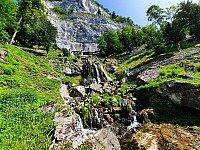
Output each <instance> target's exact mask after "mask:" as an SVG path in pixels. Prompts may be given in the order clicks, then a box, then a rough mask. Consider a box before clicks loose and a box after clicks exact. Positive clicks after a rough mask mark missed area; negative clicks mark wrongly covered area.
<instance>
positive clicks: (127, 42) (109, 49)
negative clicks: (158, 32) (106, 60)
mask: <svg viewBox="0 0 200 150" xmlns="http://www.w3.org/2000/svg"><path fill="white" fill-rule="evenodd" d="M142 43H143V31H142V30H141V29H140V28H139V27H138V28H135V27H133V26H126V27H123V28H122V29H120V30H118V31H117V33H116V32H114V31H109V32H105V33H104V34H103V35H102V36H101V37H100V38H99V45H98V48H99V49H100V50H101V51H102V54H104V55H111V54H114V53H115V54H116V53H118V54H119V53H122V52H131V51H132V50H133V48H134V47H138V46H140V45H141V44H142Z"/></svg>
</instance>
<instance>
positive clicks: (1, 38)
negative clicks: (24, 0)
mask: <svg viewBox="0 0 200 150" xmlns="http://www.w3.org/2000/svg"><path fill="white" fill-rule="evenodd" d="M17 9H18V6H17V3H16V2H14V1H13V0H1V1H0V42H1V43H6V42H9V40H10V36H11V35H12V33H13V31H14V30H15V29H17V28H18V25H17V23H16V13H17Z"/></svg>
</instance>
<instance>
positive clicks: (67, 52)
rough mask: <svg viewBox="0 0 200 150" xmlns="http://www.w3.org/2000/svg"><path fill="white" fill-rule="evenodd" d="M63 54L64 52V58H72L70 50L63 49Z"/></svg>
mask: <svg viewBox="0 0 200 150" xmlns="http://www.w3.org/2000/svg"><path fill="white" fill-rule="evenodd" d="M62 52H63V55H64V56H67V57H68V56H70V51H69V50H68V49H66V48H63V49H62Z"/></svg>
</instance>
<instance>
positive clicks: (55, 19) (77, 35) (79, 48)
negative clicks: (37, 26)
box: [43, 0, 124, 53]
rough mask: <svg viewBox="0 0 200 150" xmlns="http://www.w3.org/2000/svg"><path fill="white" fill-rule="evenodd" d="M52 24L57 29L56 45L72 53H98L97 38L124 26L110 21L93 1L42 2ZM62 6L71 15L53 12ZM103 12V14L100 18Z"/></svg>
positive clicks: (106, 14)
mask: <svg viewBox="0 0 200 150" xmlns="http://www.w3.org/2000/svg"><path fill="white" fill-rule="evenodd" d="M43 3H44V5H45V7H46V10H47V15H48V18H49V20H50V21H51V23H52V24H53V25H54V26H56V27H57V30H58V34H57V37H56V44H57V46H58V47H59V48H61V49H62V48H67V49H68V50H70V52H71V53H73V52H96V51H98V48H97V41H98V37H99V36H101V35H102V34H103V33H104V32H105V31H109V30H117V29H119V28H121V27H122V26H124V24H118V23H115V22H113V21H112V20H111V19H109V18H108V16H109V14H108V13H107V12H106V11H105V10H104V9H102V8H101V7H99V6H98V5H97V4H96V3H95V2H94V1H91V0H63V1H43ZM54 7H61V8H62V9H63V10H64V11H65V12H70V11H71V13H70V14H68V15H59V14H56V13H54V12H53V11H52V9H53V8H54ZM98 10H100V13H101V15H97V12H98Z"/></svg>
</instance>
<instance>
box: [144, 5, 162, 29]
mask: <svg viewBox="0 0 200 150" xmlns="http://www.w3.org/2000/svg"><path fill="white" fill-rule="evenodd" d="M164 12H165V11H164V10H163V9H162V8H160V7H159V6H158V5H152V6H151V7H149V8H148V10H147V12H146V14H147V16H148V21H152V22H153V23H154V24H158V25H161V23H162V22H163V21H164Z"/></svg>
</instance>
